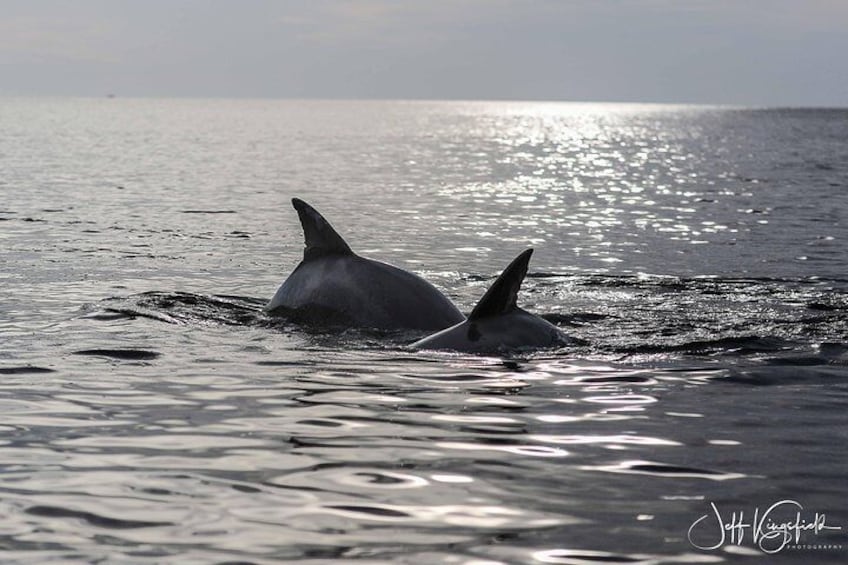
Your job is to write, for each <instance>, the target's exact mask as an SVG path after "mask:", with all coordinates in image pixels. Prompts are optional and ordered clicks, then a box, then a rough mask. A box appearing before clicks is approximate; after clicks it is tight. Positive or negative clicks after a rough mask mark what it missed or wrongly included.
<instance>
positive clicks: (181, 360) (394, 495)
mask: <svg viewBox="0 0 848 565" xmlns="http://www.w3.org/2000/svg"><path fill="white" fill-rule="evenodd" d="M0 127H2V130H0V131H2V134H3V135H2V138H0V191H2V201H0V245H2V247H0V249H2V252H0V262H2V269H0V281H1V282H2V288H3V290H4V292H3V299H2V301H0V394H1V395H2V396H0V414H2V419H0V433H1V434H2V435H0V561H3V562H17V563H33V562H57V563H58V562H62V563H67V562H103V563H107V562H108V563H163V562H173V563H224V562H250V563H271V562H279V561H285V560H301V561H310V560H312V561H313V562H326V561H331V560H334V559H346V560H360V561H362V562H367V563H386V562H400V563H437V562H445V563H532V562H537V563H598V562H603V563H696V562H700V563H721V562H727V563H733V562H739V561H742V562H760V563H771V562H774V561H779V562H796V561H804V562H811V561H812V562H820V563H842V562H845V560H846V558H848V539H846V534H845V531H846V528H848V511H846V504H845V502H846V499H847V498H846V495H848V486H846V485H847V483H846V480H845V469H846V464H847V463H848V457H846V440H848V427H846V416H845V414H846V404H847V403H848V384H846V377H848V274H847V273H846V269H845V265H846V258H848V252H846V241H848V224H846V218H848V194H846V191H848V111H845V110H753V109H732V108H709V107H688V106H681V107H673V106H624V105H578V104H560V105H558V104H537V103H526V104H524V103H404V102H294V101H287V102H283V101H276V102H275V101H204V100H179V101H176V100H120V99H115V100H51V99H41V100H23V99H5V100H0ZM292 196H299V197H301V198H304V199H306V200H307V201H309V202H311V203H312V204H313V205H315V206H316V207H317V208H318V209H319V210H321V211H322V212H323V213H324V214H325V215H326V216H327V217H328V218H329V219H330V221H332V222H333V223H334V224H335V226H336V227H337V228H338V230H339V231H340V232H341V233H342V234H343V235H344V236H345V237H346V238H347V240H348V242H349V243H350V244H351V246H352V247H353V248H354V249H355V250H357V251H358V252H360V253H361V254H363V255H366V256H369V257H373V258H378V259H381V260H384V261H388V262H391V263H394V264H397V265H400V266H403V267H405V268H408V269H410V270H413V271H415V272H417V273H419V274H421V275H423V276H425V277H426V278H428V279H429V280H431V281H432V282H433V283H434V284H436V285H437V286H439V287H441V288H442V289H443V290H445V292H446V293H447V294H448V295H449V296H450V297H451V298H452V299H454V300H455V301H456V303H457V304H458V305H459V306H460V309H462V310H463V311H468V310H470V309H471V307H473V305H474V303H475V302H476V300H477V298H478V297H479V296H480V295H481V294H482V293H483V291H484V290H485V288H486V287H487V286H488V285H489V284H490V283H491V282H492V280H493V277H494V276H496V275H497V273H498V272H499V271H500V270H501V269H502V268H503V267H504V266H505V265H506V264H507V263H508V262H509V260H510V259H512V258H513V257H514V256H515V255H516V254H517V253H518V252H520V251H521V250H522V249H524V248H526V247H528V246H532V247H534V248H535V249H536V253H535V254H534V256H533V262H532V263H531V272H530V275H529V277H528V279H527V280H526V281H525V284H524V288H523V291H522V294H521V297H520V302H521V305H522V306H524V307H525V308H527V309H529V310H531V311H533V312H536V313H538V314H541V315H544V316H545V317H546V318H547V319H549V320H551V321H552V322H554V323H556V324H558V325H560V326H561V327H563V329H565V330H566V331H567V332H568V333H570V334H572V335H574V336H575V337H578V338H580V339H582V340H585V342H586V344H585V345H582V346H579V347H572V348H568V349H563V350H559V351H547V352H539V353H536V354H533V355H525V356H521V357H516V358H507V359H504V358H482V357H467V356H461V355H451V354H440V353H421V352H411V351H409V350H408V349H406V348H405V345H406V344H408V343H410V342H411V341H412V340H413V339H414V338H415V337H417V336H414V335H403V334H388V335H387V334H378V333H373V332H367V331H348V332H342V333H341V334H339V333H322V332H319V331H311V330H307V329H304V328H300V327H298V326H296V325H294V324H291V323H287V322H285V321H279V320H272V319H269V318H268V317H266V316H265V315H264V314H263V313H262V311H261V308H262V306H263V304H264V303H265V301H266V300H267V299H268V298H269V297H270V296H271V295H272V294H273V292H274V291H275V290H276V288H277V286H278V285H279V283H280V282H281V281H282V280H283V278H284V277H285V275H286V274H287V273H288V272H289V271H290V270H291V269H292V268H293V267H294V266H295V265H296V264H297V262H298V261H299V258H300V254H301V249H302V245H303V244H302V237H301V233H300V226H299V224H298V222H297V217H296V214H295V213H294V211H293V210H292V209H291V207H290V205H289V200H290V198H291V197H292ZM781 501H794V502H797V503H798V504H800V505H802V506H803V509H802V510H798V509H797V508H796V507H794V506H792V507H790V506H791V504H790V503H784V504H783V505H781V506H780V507H779V508H777V509H776V510H775V511H774V512H773V513H772V514H771V517H772V518H773V519H772V520H771V522H769V524H772V525H773V524H780V523H782V522H787V521H789V520H790V519H792V518H794V517H795V516H796V514H797V513H800V514H801V519H802V520H807V521H808V522H812V521H814V520H815V515H816V513H818V514H819V515H820V517H819V522H818V524H819V525H820V526H826V527H825V528H819V530H818V532H814V531H813V530H805V531H803V532H802V533H801V534H800V536H799V537H800V544H799V545H800V547H798V546H796V544H795V539H794V537H793V538H792V540H791V543H788V544H787V545H788V547H783V548H782V549H781V550H780V551H778V552H777V553H775V554H773V555H770V556H768V555H766V554H765V553H764V552H763V551H762V550H761V549H760V548H761V547H762V548H765V549H771V550H774V549H775V548H776V547H777V548H779V547H780V546H781V545H782V544H781V543H778V542H780V539H782V538H780V539H777V538H771V537H766V538H764V537H763V536H760V537H759V538H758V539H759V542H758V543H755V542H754V540H753V537H754V532H753V528H752V527H748V529H745V528H744V527H743V528H741V529H735V530H734V529H732V528H731V529H729V530H727V532H726V534H725V535H726V539H725V542H724V543H723V544H720V547H717V548H715V549H709V550H702V549H698V548H697V547H695V545H693V543H692V542H691V541H690V538H692V541H694V542H695V543H696V544H698V545H701V546H712V545H716V544H717V542H718V541H720V538H719V535H720V532H721V530H720V528H719V526H718V519H717V518H716V517H715V514H714V511H713V510H712V507H711V504H715V505H716V508H718V509H719V514H720V515H721V517H722V519H723V520H724V521H725V522H731V521H732V520H731V518H732V515H734V514H735V515H736V517H737V518H738V520H737V522H743V523H745V522H747V523H751V522H752V521H753V519H754V512H755V510H757V509H759V514H758V516H759V517H762V516H763V514H764V513H765V512H766V510H767V509H768V507H769V506H771V505H772V504H775V503H778V502H781ZM796 511H797V512H796ZM740 513H744V515H741V516H740ZM821 515H824V518H823V519H822V518H821ZM701 516H707V517H708V518H707V519H705V520H704V521H702V522H700V523H699V524H698V525H696V526H695V527H694V528H693V530H692V534H691V535H690V534H689V530H690V526H692V524H693V523H695V522H696V521H697V520H698V519H699V518H700V517H701ZM764 527H765V526H764ZM836 527H841V528H842V530H835V529H831V528H836ZM766 531H767V530H765V529H764V530H763V532H766ZM739 532H743V533H744V536H743V537H742V540H741V542H740V541H739V539H738V538H739V536H738V533H739ZM731 534H736V537H735V538H731ZM737 542H738V543H737ZM808 546H814V547H808ZM822 546H825V547H822ZM831 546H835V547H831Z"/></svg>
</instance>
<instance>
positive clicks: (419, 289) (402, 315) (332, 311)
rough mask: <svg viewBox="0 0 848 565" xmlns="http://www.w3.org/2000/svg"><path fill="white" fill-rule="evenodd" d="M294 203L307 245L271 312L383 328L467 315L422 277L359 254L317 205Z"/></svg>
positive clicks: (426, 327) (429, 324) (423, 325)
mask: <svg viewBox="0 0 848 565" xmlns="http://www.w3.org/2000/svg"><path fill="white" fill-rule="evenodd" d="M292 206H294V209H295V210H297V215H298V216H299V217H300V223H301V224H302V225H303V234H304V237H305V239H306V249H304V251H303V261H301V262H300V264H299V265H298V266H297V267H296V268H295V270H294V271H293V272H292V273H291V274H290V275H289V277H288V278H287V279H286V280H285V282H283V284H282V286H280V288H279V289H278V290H277V292H276V294H274V298H272V299H271V301H270V302H269V303H268V305H267V306H266V307H265V310H266V311H267V312H270V313H272V314H283V315H287V316H289V317H291V318H293V319H295V320H297V321H301V322H306V323H311V324H319V325H344V326H348V327H359V328H375V329H383V330H423V331H434V330H440V329H442V328H446V327H448V326H451V325H453V324H456V323H457V322H461V321H462V320H463V319H465V318H464V316H463V315H462V313H461V312H460V311H459V310H457V308H456V306H454V305H453V303H452V302H451V301H450V300H448V299H447V298H446V297H445V295H444V294H442V293H441V292H439V291H438V290H437V289H436V287H434V286H433V285H431V284H430V283H428V282H427V281H425V280H424V279H422V278H421V277H419V276H417V275H413V274H412V273H409V272H407V271H404V270H403V269H399V268H397V267H393V266H391V265H387V264H386V263H381V262H379V261H373V260H371V259H366V258H364V257H360V256H359V255H357V254H356V253H354V252H353V251H351V249H350V246H348V244H347V243H346V242H345V240H344V239H342V237H341V236H340V235H339V234H338V233H337V232H336V230H334V229H333V227H332V226H331V225H330V224H329V222H327V220H325V219H324V217H323V216H322V215H321V214H319V213H318V212H317V211H316V210H315V209H314V208H313V207H312V206H310V205H309V204H307V203H306V202H304V201H303V200H300V199H298V198H292Z"/></svg>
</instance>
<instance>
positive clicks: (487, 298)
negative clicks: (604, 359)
mask: <svg viewBox="0 0 848 565" xmlns="http://www.w3.org/2000/svg"><path fill="white" fill-rule="evenodd" d="M532 254H533V250H532V249H528V250H526V251H524V252H523V253H521V254H520V255H519V256H518V257H516V258H515V259H513V260H512V263H510V264H509V266H508V267H507V268H506V269H504V272H503V273H501V276H499V277H498V278H497V280H496V281H495V282H494V284H492V286H491V287H489V290H488V291H486V294H484V295H483V298H481V299H480V302H478V303H477V306H475V307H474V310H473V311H472V312H471V314H469V316H468V319H467V320H465V321H464V322H460V323H459V324H456V325H455V326H453V327H450V328H447V329H445V330H442V331H440V332H438V333H435V334H433V335H431V336H429V337H425V338H424V339H422V340H420V341H417V342H415V343H413V344H412V347H413V348H415V349H450V350H453V351H461V352H466V353H482V354H487V353H499V352H505V351H515V350H522V349H539V348H543V347H553V346H559V345H567V344H569V343H572V340H571V338H569V337H568V336H567V335H566V334H564V333H563V332H562V331H561V330H560V329H559V328H558V327H556V326H555V325H553V324H551V323H550V322H548V321H547V320H544V319H542V318H540V317H538V316H535V315H533V314H531V313H530V312H527V311H526V310H522V309H521V308H519V307H518V305H517V304H516V300H517V298H518V290H519V288H521V282H522V281H523V280H524V277H525V276H526V275H527V265H528V263H529V262H530V256H531V255H532Z"/></svg>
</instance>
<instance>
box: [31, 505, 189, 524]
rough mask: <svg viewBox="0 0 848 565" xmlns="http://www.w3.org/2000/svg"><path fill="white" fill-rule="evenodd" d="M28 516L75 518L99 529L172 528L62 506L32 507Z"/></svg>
mask: <svg viewBox="0 0 848 565" xmlns="http://www.w3.org/2000/svg"><path fill="white" fill-rule="evenodd" d="M26 513H27V514H31V515H33V516H45V517H49V518H74V519H77V520H84V521H86V522H88V523H89V524H91V525H92V526H96V527H99V528H109V529H113V530H130V529H135V528H155V527H159V526H172V525H173V524H172V523H171V522H149V521H144V520H124V519H120V518H110V517H108V516H101V515H99V514H95V513H93V512H85V511H82V510H71V509H69V508H62V507H60V506H30V507H29V508H27V509H26Z"/></svg>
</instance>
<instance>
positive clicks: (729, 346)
mask: <svg viewBox="0 0 848 565" xmlns="http://www.w3.org/2000/svg"><path fill="white" fill-rule="evenodd" d="M795 345H796V344H794V343H793V342H790V341H787V340H785V339H781V338H778V337H761V336H737V337H722V338H717V339H709V340H695V341H689V342H685V343H678V344H652V343H646V344H641V345H633V346H629V347H625V348H622V349H621V352H622V353H672V352H675V353H686V354H691V355H704V354H716V353H718V354H723V355H746V354H750V353H771V352H776V351H787V350H790V349H792V348H793V347H794V346H795Z"/></svg>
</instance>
